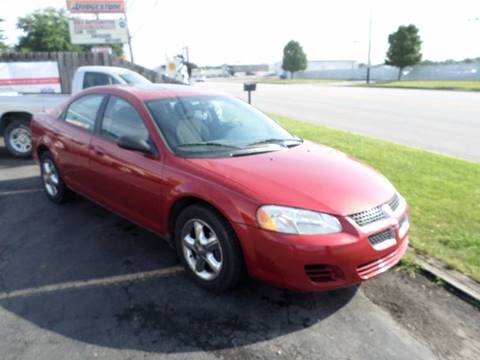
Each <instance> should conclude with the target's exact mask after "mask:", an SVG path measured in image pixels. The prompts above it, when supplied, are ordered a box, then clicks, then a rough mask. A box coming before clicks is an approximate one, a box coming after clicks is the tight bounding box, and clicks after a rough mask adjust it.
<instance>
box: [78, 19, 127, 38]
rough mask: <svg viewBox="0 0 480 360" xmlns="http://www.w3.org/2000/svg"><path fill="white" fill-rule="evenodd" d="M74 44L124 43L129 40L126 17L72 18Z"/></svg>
mask: <svg viewBox="0 0 480 360" xmlns="http://www.w3.org/2000/svg"><path fill="white" fill-rule="evenodd" d="M68 24H69V28H70V39H71V41H72V44H79V45H90V44H124V43H127V42H128V31H127V23H126V21H125V20H124V19H114V20H113V19H112V20H84V19H77V18H74V19H70V20H69V22H68Z"/></svg>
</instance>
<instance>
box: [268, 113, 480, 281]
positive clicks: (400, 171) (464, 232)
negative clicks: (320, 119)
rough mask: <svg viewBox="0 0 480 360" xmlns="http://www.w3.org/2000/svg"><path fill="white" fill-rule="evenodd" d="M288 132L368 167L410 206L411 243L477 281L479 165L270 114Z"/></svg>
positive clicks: (479, 259) (479, 258)
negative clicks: (378, 172)
mask: <svg viewBox="0 0 480 360" xmlns="http://www.w3.org/2000/svg"><path fill="white" fill-rule="evenodd" d="M271 116H272V117H273V118H275V119H276V120H277V121H278V122H279V123H280V124H282V125H283V126H284V127H285V128H287V129H289V131H291V132H292V133H293V134H296V135H298V136H300V137H302V138H305V139H309V140H311V141H315V142H318V143H322V144H325V145H328V146H331V147H334V148H336V149H339V150H341V151H344V152H346V153H348V154H351V155H353V156H355V157H356V158H358V159H360V160H362V161H364V162H366V163H368V164H370V165H372V166H373V167H375V168H376V169H377V170H378V171H380V172H381V173H382V174H384V175H385V176H386V177H388V178H389V179H390V181H391V182H392V183H393V184H394V185H395V187H396V188H397V190H398V191H400V193H401V194H402V195H403V196H404V197H405V198H406V199H407V201H408V203H409V206H410V216H411V223H412V225H411V235H410V241H411V244H412V245H413V247H414V248H415V249H416V250H418V251H420V252H423V253H425V254H428V255H430V256H433V257H435V258H437V259H439V260H441V261H443V262H444V263H446V264H447V265H449V266H451V267H452V268H455V269H457V270H460V271H462V272H463V273H465V274H467V275H469V276H470V277H472V278H473V279H475V280H476V281H479V282H480V164H478V163H472V162H468V161H464V160H459V159H456V158H452V157H448V156H443V155H438V154H434V153H431V152H428V151H422V150H417V149H413V148H409V147H406V146H403V145H397V144H394V143H390V142H387V141H382V140H377V139H373V138H370V137H366V136H361V135H356V134H352V133H349V132H345V131H340V130H334V129H331V128H327V127H323V126H317V125H312V124H309V123H305V122H300V121H296V120H293V119H289V118H286V117H283V116H280V115H273V114H271Z"/></svg>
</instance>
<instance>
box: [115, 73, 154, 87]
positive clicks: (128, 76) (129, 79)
mask: <svg viewBox="0 0 480 360" xmlns="http://www.w3.org/2000/svg"><path fill="white" fill-rule="evenodd" d="M118 76H120V77H121V78H122V79H123V80H125V82H126V83H127V84H129V85H142V84H151V81H150V80H148V79H147V78H145V77H143V76H142V75H140V74H137V73H136V72H133V71H126V72H124V73H121V74H118Z"/></svg>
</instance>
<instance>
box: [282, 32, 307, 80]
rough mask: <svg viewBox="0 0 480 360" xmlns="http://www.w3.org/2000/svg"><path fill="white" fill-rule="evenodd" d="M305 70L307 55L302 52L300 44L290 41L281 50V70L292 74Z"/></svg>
mask: <svg viewBox="0 0 480 360" xmlns="http://www.w3.org/2000/svg"><path fill="white" fill-rule="evenodd" d="M306 68H307V55H305V52H304V51H303V49H302V47H301V46H300V43H298V42H297V41H294V40H291V41H289V42H288V44H287V45H285V47H284V48H283V61H282V69H283V70H285V71H289V72H290V73H291V74H292V78H293V74H294V73H295V72H297V71H301V70H305V69H306Z"/></svg>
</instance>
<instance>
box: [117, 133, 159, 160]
mask: <svg viewBox="0 0 480 360" xmlns="http://www.w3.org/2000/svg"><path fill="white" fill-rule="evenodd" d="M117 145H118V146H119V147H121V148H122V149H126V150H133V151H138V152H141V153H144V154H147V155H156V154H157V151H156V149H155V148H154V147H153V146H152V145H150V144H149V142H148V141H147V140H145V139H142V138H141V137H139V136H122V137H121V138H120V139H118V141H117Z"/></svg>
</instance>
